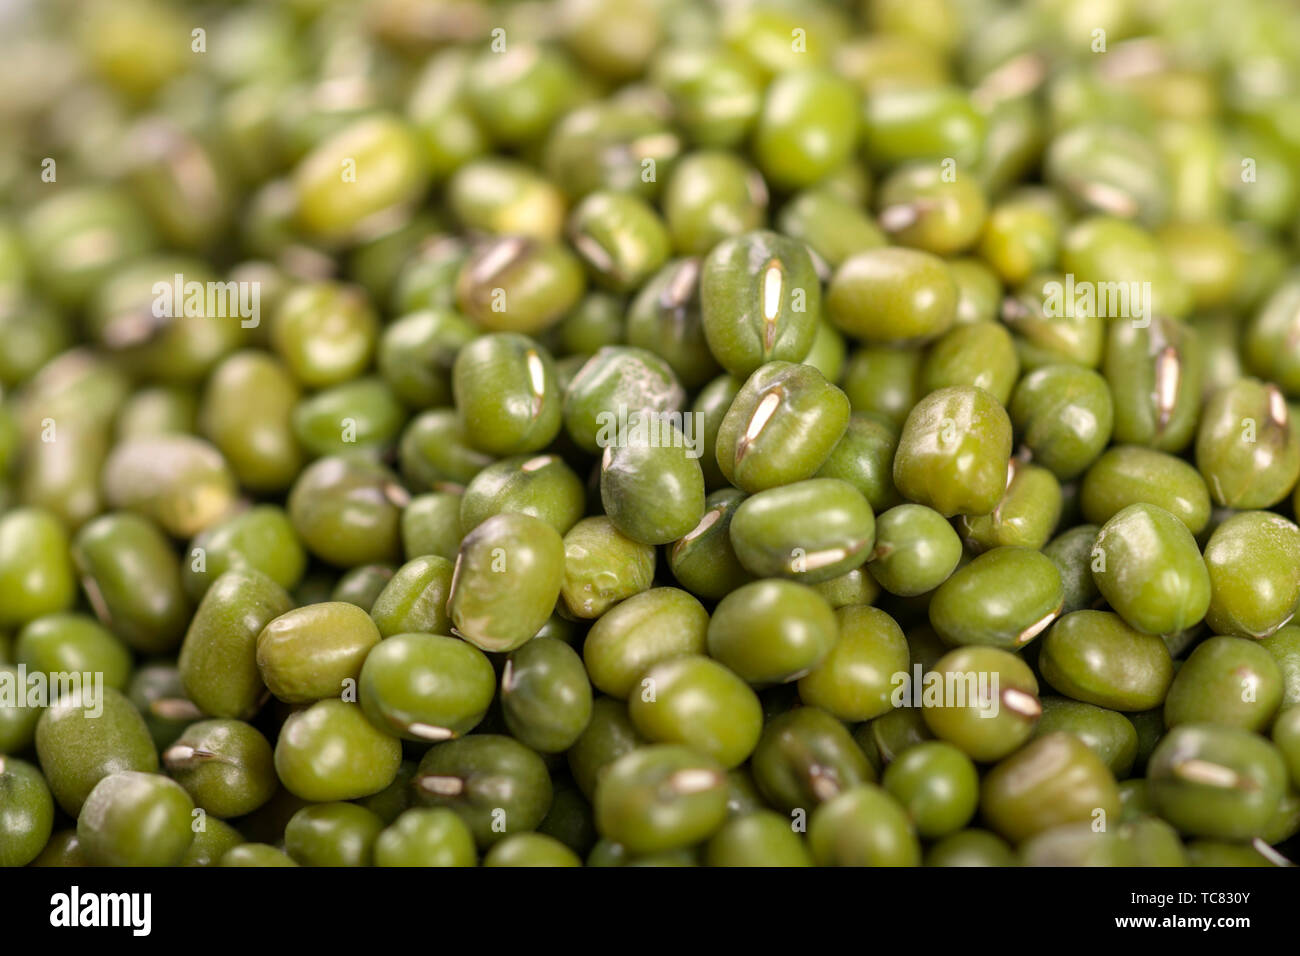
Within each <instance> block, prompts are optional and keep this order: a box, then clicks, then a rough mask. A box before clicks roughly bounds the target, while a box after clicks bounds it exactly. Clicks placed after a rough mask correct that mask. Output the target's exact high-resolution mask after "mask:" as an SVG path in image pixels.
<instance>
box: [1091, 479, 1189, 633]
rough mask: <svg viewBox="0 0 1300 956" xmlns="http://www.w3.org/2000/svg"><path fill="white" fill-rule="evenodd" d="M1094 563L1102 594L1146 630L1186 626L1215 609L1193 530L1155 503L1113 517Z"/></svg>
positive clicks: (1099, 536) (1104, 530) (1097, 547)
mask: <svg viewBox="0 0 1300 956" xmlns="http://www.w3.org/2000/svg"><path fill="white" fill-rule="evenodd" d="M1092 568H1093V572H1092V576H1093V580H1094V581H1096V582H1097V587H1098V589H1099V590H1100V591H1101V593H1102V596H1103V597H1105V598H1106V600H1107V601H1108V602H1109V603H1110V605H1111V607H1112V608H1114V609H1115V610H1116V612H1117V613H1118V614H1119V615H1120V617H1122V618H1124V620H1125V621H1126V622H1127V623H1128V624H1130V625H1132V626H1133V627H1135V628H1137V629H1138V630H1140V631H1143V632H1145V633H1148V634H1171V633H1173V632H1175V631H1180V630H1183V629H1185V628H1187V627H1190V626H1191V625H1193V624H1195V623H1197V622H1198V621H1200V620H1201V618H1202V617H1204V616H1205V612H1206V610H1208V608H1209V604H1210V577H1209V572H1208V571H1207V570H1206V568H1205V562H1204V561H1202V560H1201V556H1200V554H1199V552H1198V551H1197V548H1196V542H1195V541H1194V540H1193V539H1192V535H1191V532H1190V531H1188V530H1187V526H1186V525H1184V524H1183V523H1182V522H1181V521H1179V520H1178V519H1177V518H1176V517H1174V516H1173V515H1172V514H1170V513H1169V512H1168V511H1165V510H1164V509H1163V508H1160V507H1157V506H1155V505H1147V504H1134V505H1129V506H1128V507H1127V508H1124V509H1123V510H1122V511H1120V512H1119V513H1118V514H1116V515H1115V516H1114V517H1113V518H1111V519H1110V520H1109V521H1107V522H1106V524H1104V525H1103V526H1102V528H1101V531H1100V532H1098V534H1097V543H1096V545H1095V546H1094V549H1093V565H1092ZM1157 569H1159V571H1160V573H1159V575H1157Z"/></svg>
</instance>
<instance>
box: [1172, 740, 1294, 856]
mask: <svg viewBox="0 0 1300 956" xmlns="http://www.w3.org/2000/svg"><path fill="white" fill-rule="evenodd" d="M1147 777H1148V779H1149V780H1150V782H1151V797H1152V800H1153V802H1154V803H1155V806H1156V809H1157V810H1158V811H1159V812H1160V814H1161V815H1162V816H1163V817H1164V818H1165V819H1167V820H1168V821H1169V822H1170V823H1172V824H1173V825H1174V826H1176V827H1177V828H1178V829H1179V831H1181V832H1182V833H1184V834H1188V835H1190V836H1199V837H1209V838H1211V839H1226V840H1248V839H1250V838H1251V837H1252V836H1255V835H1258V834H1259V833H1260V832H1261V831H1262V830H1263V828H1264V827H1265V826H1266V825H1267V823H1268V821H1269V818H1270V817H1271V816H1272V815H1273V813H1274V811H1275V810H1276V809H1277V805H1278V801H1279V800H1281V798H1282V793H1283V791H1284V789H1285V787H1286V770H1285V767H1284V766H1283V763H1282V758H1281V756H1280V755H1279V754H1278V751H1277V748H1276V747H1274V746H1273V745H1272V744H1270V743H1269V742H1268V741H1267V740H1265V739H1264V738H1262V737H1258V736H1256V735H1255V734H1252V733H1250V732H1249V731H1246V730H1241V729H1238V728H1231V727H1218V726H1213V725H1206V724H1186V725H1184V726H1181V727H1177V728H1175V729H1174V730H1172V731H1170V733H1169V734H1168V735H1167V736H1166V737H1165V738H1164V739H1163V740H1162V741H1161V742H1160V744H1159V746H1157V747H1156V751H1155V753H1154V754H1153V755H1152V757H1151V763H1150V765H1149V767H1148V769H1147Z"/></svg>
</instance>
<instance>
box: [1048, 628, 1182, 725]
mask: <svg viewBox="0 0 1300 956" xmlns="http://www.w3.org/2000/svg"><path fill="white" fill-rule="evenodd" d="M1038 666H1039V670H1040V671H1041V672H1042V674H1043V677H1044V679H1045V680H1046V681H1047V682H1048V683H1049V684H1051V685H1052V686H1053V687H1055V688H1056V689H1057V690H1059V691H1060V692H1061V693H1063V694H1065V695H1066V696H1068V697H1071V698H1073V699H1075V700H1080V701H1083V702H1085V703H1089V704H1096V705H1097V706H1099V707H1109V708H1112V709H1114V710H1121V711H1135V710H1150V709H1151V708H1152V707H1156V706H1158V705H1159V704H1160V703H1161V702H1162V701H1163V700H1164V699H1165V695H1166V694H1167V693H1168V691H1169V685H1170V684H1171V683H1172V682H1173V679H1174V669H1173V661H1172V659H1171V658H1170V656H1169V649H1168V647H1166V645H1165V642H1164V641H1163V640H1161V639H1160V638H1158V637H1156V636H1154V635H1150V634H1143V633H1141V632H1140V631H1137V630H1134V629H1133V628H1132V627H1130V626H1129V625H1128V624H1126V623H1124V621H1123V620H1122V619H1121V618H1120V617H1119V615H1117V614H1112V613H1110V612H1108V611H1091V610H1080V611H1075V612H1073V613H1070V614H1066V615H1065V616H1064V617H1062V618H1060V620H1058V621H1056V623H1054V624H1053V625H1052V629H1051V630H1050V631H1048V632H1047V634H1046V635H1045V636H1044V638H1043V640H1042V649H1041V651H1040V653H1039V656H1038Z"/></svg>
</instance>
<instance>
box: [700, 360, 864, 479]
mask: <svg viewBox="0 0 1300 956" xmlns="http://www.w3.org/2000/svg"><path fill="white" fill-rule="evenodd" d="M848 420H849V402H848V399H847V398H846V397H845V395H844V393H843V392H841V391H840V390H839V389H838V388H836V387H835V386H834V385H832V384H830V383H829V382H827V381H826V379H825V377H824V376H823V375H822V374H821V373H820V372H818V371H817V370H816V369H814V368H812V367H811V366H808V365H793V364H790V363H788V362H781V361H777V362H770V363H768V364H767V365H764V366H763V367H762V368H760V369H758V370H757V371H755V372H754V373H753V374H752V375H751V376H750V377H749V379H748V380H747V381H746V382H745V384H744V386H743V387H742V388H741V389H740V392H739V393H738V394H737V395H736V397H735V399H734V400H733V401H732V403H731V407H730V408H729V409H728V410H727V414H726V415H725V416H724V417H723V419H722V424H721V425H720V426H719V428H718V434H717V444H716V449H717V451H716V453H717V460H718V466H719V468H720V469H721V470H722V474H723V476H724V477H725V478H726V479H727V480H728V481H730V482H731V483H733V484H734V485H736V486H737V487H739V488H740V489H742V490H744V491H747V492H750V493H753V492H757V491H763V490H765V489H767V488H774V487H776V486H778V485H784V484H788V483H790V482H794V481H799V480H801V479H803V478H811V477H812V476H813V475H814V474H815V473H816V472H817V470H818V469H819V468H820V467H821V466H822V464H823V463H824V462H825V461H826V459H827V457H828V456H829V455H830V454H831V452H832V450H833V449H834V447H835V444H836V443H837V442H838V441H839V440H840V438H841V436H842V435H843V434H844V431H845V429H846V428H847V427H848Z"/></svg>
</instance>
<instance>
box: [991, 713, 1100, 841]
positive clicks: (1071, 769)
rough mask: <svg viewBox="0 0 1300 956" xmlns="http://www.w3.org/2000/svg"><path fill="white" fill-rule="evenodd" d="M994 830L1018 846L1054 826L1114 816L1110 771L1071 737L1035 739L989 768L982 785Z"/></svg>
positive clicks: (1085, 745) (1087, 749)
mask: <svg viewBox="0 0 1300 956" xmlns="http://www.w3.org/2000/svg"><path fill="white" fill-rule="evenodd" d="M980 802H981V804H982V805H983V806H984V813H985V815H986V817H988V818H989V821H990V822H991V823H992V824H993V828H994V829H995V830H997V831H998V832H999V833H1001V834H1002V835H1003V836H1005V837H1007V838H1008V839H1010V840H1013V841H1016V842H1020V841H1022V840H1025V839H1027V838H1028V837H1032V836H1034V835H1036V834H1038V833H1041V832H1043V831H1044V830H1047V829H1050V828H1051V827H1053V826H1058V825H1060V824H1062V823H1068V822H1072V821H1088V822H1092V820H1093V819H1094V815H1095V814H1096V813H1097V812H1100V813H1103V814H1105V815H1106V817H1107V818H1109V817H1111V816H1116V817H1118V815H1119V789H1118V787H1117V786H1116V785H1115V778H1114V776H1112V774H1111V772H1110V770H1109V769H1108V768H1107V767H1106V765H1105V764H1104V763H1102V761H1101V758H1100V757H1098V756H1097V755H1096V754H1095V753H1094V752H1093V751H1092V750H1090V749H1089V748H1088V746H1087V744H1085V743H1083V741H1081V740H1079V738H1077V737H1075V736H1074V735H1073V734H1066V733H1053V734H1048V735H1046V736H1044V737H1039V738H1038V739H1037V740H1035V741H1034V742H1033V743H1031V744H1029V745H1028V746H1026V747H1025V748H1024V749H1023V750H1021V751H1020V752H1018V753H1017V754H1014V755H1013V756H1011V757H1008V758H1007V759H1006V760H1004V761H1003V762H1002V763H1000V764H998V765H997V766H996V767H994V768H993V770H992V771H990V772H989V774H988V775H987V776H986V777H985V778H984V781H983V783H982V785H981V800H980Z"/></svg>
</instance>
